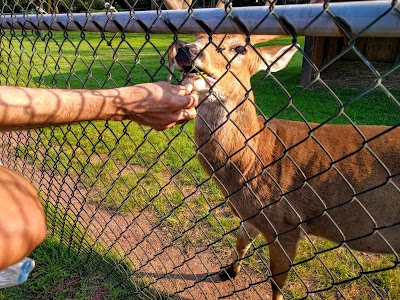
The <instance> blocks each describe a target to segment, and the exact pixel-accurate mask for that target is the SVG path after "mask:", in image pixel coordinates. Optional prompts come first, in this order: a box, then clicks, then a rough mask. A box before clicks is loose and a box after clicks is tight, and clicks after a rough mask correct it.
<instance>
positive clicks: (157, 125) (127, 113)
mask: <svg viewBox="0 0 400 300" xmlns="http://www.w3.org/2000/svg"><path fill="white" fill-rule="evenodd" d="M191 89H192V87H191V86H174V85H171V84H169V83H166V82H159V83H147V84H138V85H134V86H131V87H122V88H115V89H100V90H74V89H71V90H68V89H39V88H25V87H10V86H0V131H9V130H18V129H30V128H38V127H46V126H54V125H61V124H70V123H75V122H81V121H89V120H125V119H129V120H134V121H136V122H138V123H139V124H144V125H148V126H151V127H153V128H154V129H156V130H163V129H166V128H169V127H172V126H174V125H175V124H178V123H182V122H184V121H186V120H190V119H193V118H195V116H196V111H195V107H196V106H197V102H198V95H197V93H192V90H191Z"/></svg>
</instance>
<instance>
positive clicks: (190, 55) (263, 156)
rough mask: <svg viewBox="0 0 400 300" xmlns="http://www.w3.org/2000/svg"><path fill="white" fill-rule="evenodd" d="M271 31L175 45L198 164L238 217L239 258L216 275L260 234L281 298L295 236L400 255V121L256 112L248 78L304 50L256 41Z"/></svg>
mask: <svg viewBox="0 0 400 300" xmlns="http://www.w3.org/2000/svg"><path fill="white" fill-rule="evenodd" d="M275 38H277V36H255V35H251V36H250V39H249V37H246V36H245V35H240V34H239V35H238V34H226V35H225V34H214V35H212V36H208V35H204V34H200V35H198V36H197V37H196V39H195V41H194V42H190V43H185V42H182V41H179V43H176V44H175V45H174V46H172V47H171V49H173V50H171V51H170V53H171V60H172V61H173V63H174V64H175V66H176V67H177V69H178V70H179V71H180V72H181V73H182V78H183V79H182V81H181V83H182V84H186V83H190V84H192V86H193V89H194V90H195V91H197V92H198V93H199V96H200V97H199V98H200V103H199V105H198V107H197V113H198V116H197V118H196V123H195V143H196V146H197V149H198V159H199V161H200V164H201V165H202V167H203V168H204V170H205V171H206V172H207V173H208V174H209V175H210V176H212V177H213V179H214V180H215V182H216V183H217V185H218V186H219V188H220V189H221V191H222V193H223V194H224V196H225V197H226V199H228V204H229V206H230V208H231V210H232V212H233V213H234V214H235V215H236V216H237V217H239V218H240V220H241V226H240V228H239V232H238V236H237V241H236V256H235V258H234V260H233V262H232V264H230V265H229V266H228V267H227V268H223V269H222V270H221V271H220V273H219V275H220V277H221V279H222V280H227V279H233V278H234V277H236V276H237V275H238V274H239V272H240V270H241V261H242V260H243V258H245V256H246V252H247V251H248V249H249V248H250V246H251V244H252V241H253V240H254V239H255V238H256V237H257V236H258V235H259V234H260V233H261V235H262V236H263V238H264V239H265V240H266V242H267V245H268V247H269V258H270V260H269V264H270V266H269V268H270V272H271V276H270V277H269V278H270V283H271V286H272V299H274V300H281V299H283V298H284V295H283V289H284V286H285V283H286V281H287V278H288V274H289V271H290V269H291V265H292V264H293V262H294V260H295V257H296V251H297V246H298V244H299V241H300V240H301V239H303V238H309V236H310V235H311V236H317V237H321V238H324V239H327V240H330V241H332V242H334V243H335V244H337V245H339V246H345V247H348V248H350V249H354V250H357V251H362V252H369V253H383V254H394V255H396V256H397V255H398V253H400V197H399V196H400V192H399V191H400V189H399V187H400V176H399V174H400V163H399V162H400V138H399V137H400V128H399V127H398V126H393V127H389V126H380V125H359V126H354V125H352V124H318V123H311V122H305V121H303V122H299V121H291V120H280V119H275V118H266V117H264V116H258V115H257V111H256V106H255V102H254V94H253V90H252V85H251V82H250V79H251V77H252V76H253V75H254V74H256V73H258V72H259V71H263V72H266V74H269V75H270V74H271V73H273V72H278V71H280V70H282V69H284V68H286V66H287V65H288V64H289V62H290V60H291V58H292V57H293V55H294V54H295V53H296V51H297V50H299V45H297V44H290V45H285V46H263V47H260V48H255V47H254V46H253V45H256V44H258V43H261V42H266V41H270V40H272V39H275ZM264 101H268V91H266V92H265V100H264ZM397 257H398V256H397Z"/></svg>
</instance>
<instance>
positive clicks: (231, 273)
mask: <svg viewBox="0 0 400 300" xmlns="http://www.w3.org/2000/svg"><path fill="white" fill-rule="evenodd" d="M258 233H259V231H258V230H257V229H256V228H255V227H253V226H252V225H251V224H250V223H248V222H243V224H242V225H241V226H240V228H239V235H238V237H237V240H236V259H235V261H234V263H233V264H232V265H231V266H229V267H228V268H226V269H222V270H221V272H220V273H219V277H220V278H221V279H222V280H228V279H230V278H235V277H236V275H237V274H238V273H239V272H240V269H241V264H240V262H241V259H242V258H243V257H244V256H245V255H246V252H247V250H249V248H250V245H251V242H252V241H253V240H254V239H255V238H256V237H257V235H258Z"/></svg>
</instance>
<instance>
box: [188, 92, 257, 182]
mask: <svg viewBox="0 0 400 300" xmlns="http://www.w3.org/2000/svg"><path fill="white" fill-rule="evenodd" d="M249 96H250V97H252V96H253V95H249ZM233 103H235V102H234V101H224V102H223V105H222V103H221V102H220V101H219V100H218V99H217V98H211V97H209V98H208V99H206V100H204V101H203V102H202V103H201V104H200V105H199V107H198V117H197V120H196V130H195V139H196V144H197V146H198V147H199V152H200V157H199V159H200V162H201V163H202V165H203V167H204V168H205V169H206V170H207V171H208V172H209V173H210V172H214V171H215V170H217V169H220V172H227V173H231V172H236V171H235V170H237V172H239V173H241V174H246V173H248V172H249V170H250V167H251V169H252V170H254V171H256V169H257V168H254V167H255V164H256V165H260V166H261V165H262V164H260V163H259V162H260V161H259V158H258V157H257V155H255V153H259V152H260V149H258V148H259V147H260V144H262V143H260V141H259V140H260V134H257V133H258V132H259V131H260V130H261V128H262V126H263V124H261V123H260V121H259V120H258V117H257V114H256V110H255V107H254V104H253V102H252V101H251V100H249V99H248V100H245V101H243V102H242V103H240V104H237V103H235V104H233ZM227 162H229V163H228V164H227ZM226 175H227V174H221V177H225V176H226ZM249 176H251V175H250V174H249Z"/></svg>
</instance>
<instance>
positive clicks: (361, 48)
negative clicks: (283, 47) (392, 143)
mask: <svg viewBox="0 0 400 300" xmlns="http://www.w3.org/2000/svg"><path fill="white" fill-rule="evenodd" d="M233 3H234V5H233V7H232V6H231V5H230V3H227V4H226V6H225V10H226V13H227V17H228V16H229V13H230V10H232V9H233V10H234V9H235V6H236V5H235V1H234V2H233ZM295 3H299V4H300V3H305V1H284V2H282V3H280V2H279V3H278V4H295ZM109 4H110V6H111V7H113V8H114V9H115V11H112V9H111V8H110V6H108V7H107V8H105V6H104V5H105V4H104V2H103V1H99V0H88V1H83V0H82V1H69V0H65V1H26V0H5V1H2V5H1V16H0V84H1V85H16V86H29V87H40V88H68V89H71V88H85V89H96V88H114V87H120V86H127V85H133V84H138V83H143V82H155V81H161V80H166V79H167V77H168V74H169V72H170V71H169V66H168V51H169V50H170V49H171V45H172V44H173V43H174V42H176V41H177V40H178V39H179V40H186V41H191V40H194V35H191V34H181V33H179V28H175V29H174V28H172V29H174V30H172V29H171V30H172V32H173V33H171V34H162V35H160V34H157V33H153V32H152V30H151V28H148V27H147V26H145V25H143V26H144V31H145V33H129V32H125V30H124V28H120V32H118V33H110V32H106V31H105V30H104V28H102V27H101V26H100V25H99V26H100V28H98V29H99V30H98V32H87V31H85V30H83V28H82V27H81V28H80V30H78V31H69V30H67V29H66V28H67V27H68V24H58V25H59V26H60V27H61V28H64V30H61V31H53V30H43V29H39V28H37V29H34V30H30V29H22V30H19V29H15V28H13V26H10V24H6V23H7V21H6V17H7V16H17V15H26V16H28V15H37V17H38V18H41V17H43V16H45V15H46V14H53V15H55V14H58V13H66V14H68V15H70V16H71V21H70V22H73V21H72V20H73V18H72V17H73V16H74V14H76V13H79V12H86V13H87V18H88V20H89V19H90V18H91V14H92V13H95V12H104V13H107V14H108V15H109V16H110V22H111V20H118V19H116V18H115V17H113V14H115V13H116V11H118V12H122V11H129V12H130V14H131V18H132V20H134V19H135V13H136V11H141V10H150V9H156V10H158V11H159V13H160V16H161V17H162V15H161V9H164V6H163V3H162V2H160V1H155V0H153V1H151V2H149V1H127V0H124V1H118V2H115V1H111V2H110V3H109ZM215 4H216V3H215V1H197V2H196V3H194V4H193V5H192V7H190V8H189V10H188V15H191V14H192V13H193V8H201V7H214V6H215ZM247 4H249V3H247V2H246V1H242V2H240V1H238V3H237V6H240V5H247ZM252 4H253V5H260V4H264V3H258V2H254V3H252ZM320 7H321V8H322V9H321V15H322V13H327V14H328V15H329V16H330V17H331V18H332V19H333V20H334V21H335V23H336V24H337V26H338V27H339V28H340V30H341V31H342V32H343V33H344V37H335V38H333V37H331V38H330V37H306V38H304V37H303V36H302V35H303V32H297V33H296V34H294V35H292V36H288V37H283V38H281V39H278V40H277V41H272V42H270V44H292V43H294V44H295V43H299V44H300V45H301V48H299V51H298V53H297V54H296V56H295V58H294V59H293V61H292V62H291V63H290V64H289V66H288V67H287V68H286V69H285V70H284V71H282V72H281V73H276V75H275V73H274V74H271V73H269V72H259V73H257V74H256V75H255V76H254V77H253V78H252V81H251V90H250V91H252V92H254V94H255V99H256V104H254V105H255V108H256V110H257V114H258V115H261V116H264V117H265V124H266V125H265V127H264V128H262V130H261V131H265V130H271V129H270V128H269V127H268V122H269V121H270V120H271V119H275V118H278V119H291V120H297V121H301V122H303V123H305V124H307V126H309V127H310V131H309V137H310V138H311V140H312V141H313V142H314V143H316V144H318V145H319V146H320V148H322V149H324V145H323V142H321V141H320V139H319V137H318V134H317V130H316V128H319V127H316V128H314V129H311V128H312V125H310V122H318V123H320V124H322V125H321V126H325V125H326V124H328V123H346V124H349V125H350V126H352V127H353V128H354V130H356V131H357V132H359V135H360V137H362V139H363V140H364V141H363V143H362V147H360V148H359V149H356V150H355V151H354V153H353V154H354V155H358V154H360V155H368V156H372V157H374V160H375V161H376V162H378V163H379V164H381V165H382V168H384V169H385V170H388V171H387V173H388V175H387V178H385V179H383V180H382V181H379V182H376V184H375V185H374V186H373V187H370V188H369V189H368V190H367V191H361V192H360V191H357V190H356V189H354V188H353V187H352V186H351V184H349V188H350V191H347V190H346V191H343V193H344V194H346V193H347V194H348V195H350V198H351V199H350V201H354V202H356V203H358V204H360V205H361V203H360V201H358V199H357V197H359V196H361V195H362V194H363V193H367V192H372V193H373V192H374V189H377V188H379V187H381V186H387V188H388V189H392V190H395V191H397V200H396V201H397V202H396V204H395V206H394V207H393V210H394V211H395V212H397V216H398V219H397V222H394V223H393V224H383V225H382V224H378V222H376V221H375V219H374V218H375V217H374V216H375V214H374V212H372V211H368V210H366V209H365V213H366V214H368V215H369V216H370V219H371V220H372V221H373V223H374V228H375V229H374V231H373V232H375V231H376V232H378V229H382V228H391V227H397V228H398V227H399V226H400V211H399V207H400V204H399V201H400V197H399V173H398V171H399V170H398V168H397V171H395V172H393V171H392V170H389V169H388V167H386V166H385V164H384V161H383V160H382V158H380V157H379V156H378V155H377V154H376V153H375V152H374V150H373V149H372V147H370V146H369V145H370V144H373V142H374V140H376V139H378V138H379V136H382V135H385V134H387V133H388V132H390V131H392V130H395V129H396V128H397V127H398V125H399V122H400V103H399V97H400V76H399V75H400V72H399V69H400V68H399V67H400V54H399V53H400V38H398V37H392V38H387V37H385V36H383V37H379V38H375V37H362V36H361V33H362V32H361V33H359V34H357V35H355V36H354V35H353V34H352V33H351V32H350V31H349V28H348V27H347V26H346V24H345V23H343V20H342V19H341V18H340V16H337V15H334V14H333V13H332V12H331V11H330V2H329V1H325V2H324V3H321V4H320ZM393 12H396V13H397V17H399V18H400V12H399V8H398V6H397V1H393V2H392V5H391V7H390V9H388V11H387V12H386V13H385V14H388V13H393ZM319 17H320V16H317V17H316V18H315V19H314V20H313V21H312V22H311V23H310V24H308V26H307V27H310V26H312V23H313V22H315V21H317V20H318V18H319ZM382 17H383V15H378V16H376V19H375V20H374V21H373V22H372V23H371V24H369V25H368V26H367V27H366V28H365V31H366V30H368V28H371V27H373V26H374V24H376V23H377V22H379V20H380V19H381V18H382ZM265 18H277V19H280V18H279V15H277V13H276V11H275V3H272V5H271V6H270V13H269V14H268V16H265ZM154 22H155V21H154ZM290 22H291V20H286V21H285V22H282V26H283V27H284V28H285V30H286V31H287V32H292V31H291V28H292V27H291V26H290ZM117 23H118V22H117ZM117 23H116V22H114V24H117ZM237 24H238V26H239V27H240V26H243V24H242V23H241V22H238V23H237ZM77 26H78V25H77ZM10 27H11V28H10ZM78 27H79V26H78ZM203 29H205V30H207V26H206V25H204V27H203ZM306 29H307V28H305V29H304V30H306ZM208 33H209V34H210V35H212V34H214V33H215V32H214V31H213V30H211V31H210V32H208ZM243 33H244V34H247V35H248V36H250V35H251V32H248V31H245V32H243ZM292 33H293V32H292ZM219 46H220V45H219V44H216V43H215V41H214V40H213V39H212V38H210V40H209V43H208V44H207V45H206V48H208V47H216V48H218V47H219ZM247 46H248V47H251V48H252V49H255V50H256V51H257V49H258V48H257V47H253V46H252V45H250V44H248V45H247ZM225 59H226V70H225V74H232V71H231V70H230V66H231V64H232V63H233V60H231V59H229V58H226V57H225ZM233 74H234V73H233ZM234 76H236V75H235V74H234ZM235 78H236V82H234V83H233V84H239V85H240V84H242V83H241V82H240V79H239V78H240V76H236V77H235ZM179 82H180V75H179V74H178V73H177V72H175V73H173V83H175V84H177V83H179ZM300 83H301V85H300ZM250 91H248V93H249V92H250ZM248 93H247V94H246V95H244V96H243V101H242V102H246V101H249V99H248V98H249V96H248ZM239 107H240V105H239V106H238V108H239ZM238 108H235V109H233V110H232V111H231V112H230V113H229V114H228V119H229V118H230V116H231V115H233V114H235V111H236V109H238ZM266 116H268V117H266ZM361 124H374V125H386V126H389V127H388V129H387V130H385V131H383V132H382V133H381V134H380V135H379V136H375V137H366V136H364V135H363V134H362V131H361V130H360V129H359V125H361ZM194 126H195V125H194V122H189V123H187V124H184V125H182V126H178V127H176V128H173V129H170V130H167V131H164V132H157V133H156V132H154V131H153V130H150V129H149V128H147V127H144V126H140V125H137V124H135V123H133V122H128V121H125V122H85V123H79V124H74V125H67V126H60V127H53V128H44V129H35V130H29V131H23V132H4V133H1V134H0V137H1V139H0V141H1V147H0V153H1V156H0V159H1V161H2V163H3V164H4V165H6V166H8V167H10V168H12V169H15V170H17V171H18V172H20V173H22V174H23V175H24V176H25V177H26V178H28V179H29V180H30V181H31V182H33V184H34V186H35V187H36V188H37V190H38V192H39V194H40V196H41V199H42V200H43V203H44V206H45V211H46V215H47V222H48V228H49V232H48V235H49V238H48V240H49V241H51V242H54V243H56V245H57V248H58V249H64V248H66V249H67V252H72V253H74V254H76V255H77V257H79V258H80V259H82V260H83V261H84V265H85V266H87V267H91V270H96V271H99V272H100V271H101V273H100V274H101V275H98V277H100V278H98V280H101V281H103V280H104V281H107V282H108V283H107V286H106V287H104V286H100V287H99V285H98V284H97V283H94V282H93V280H91V281H89V284H88V285H89V286H88V287H87V288H82V290H81V291H80V293H81V294H82V295H84V296H83V297H86V298H84V299H163V298H169V297H170V298H176V299H217V298H227V299H265V298H269V297H270V295H271V293H272V292H271V287H270V283H271V282H272V281H273V279H272V280H271V278H272V277H271V271H270V268H269V256H268V244H269V243H271V241H269V242H268V241H265V240H264V239H262V238H261V237H258V238H257V239H255V240H254V241H253V242H252V246H251V249H250V250H249V252H248V253H247V254H246V255H245V257H244V258H243V259H242V260H241V264H242V265H243V268H242V271H241V273H240V275H238V276H237V278H235V279H230V280H228V281H223V282H222V281H221V280H220V279H219V277H218V272H219V271H220V269H221V268H225V267H227V266H229V265H230V264H231V263H232V253H234V249H235V242H236V237H237V234H238V231H239V228H240V225H241V221H240V220H239V218H237V217H236V216H235V215H234V214H233V212H232V211H231V210H230V208H229V205H228V204H229V197H232V196H234V194H235V193H236V192H238V191H240V190H241V189H243V188H244V187H243V186H238V187H237V188H238V191H235V192H233V193H232V191H228V190H226V191H225V192H226V194H228V196H226V197H225V196H224V195H223V194H222V193H221V190H220V188H219V187H218V185H217V184H216V183H215V182H214V181H213V180H216V181H217V183H219V184H220V186H221V185H222V189H224V187H223V184H221V182H218V178H217V176H216V174H217V173H218V170H214V173H213V175H212V176H209V175H207V173H206V172H205V171H204V170H203V169H202V167H201V166H200V164H199V163H198V161H197V158H196V155H197V154H199V153H200V152H199V149H201V146H202V145H196V142H195V140H194V137H193V136H194ZM236 127H237V130H238V131H239V132H242V131H241V128H240V127H238V126H237V125H236ZM261 131H260V132H261ZM271 132H272V130H271ZM257 134H258V133H257ZM274 134H276V133H274ZM242 135H243V137H244V138H245V143H244V144H243V145H242V146H240V145H239V146H238V149H239V150H237V152H236V153H238V152H240V150H241V149H243V148H246V147H248V146H249V144H250V142H251V139H252V138H253V137H246V136H245V134H244V133H243V132H242ZM276 136H277V138H278V140H279V134H276ZM397 138H398V137H397ZM281 143H282V147H284V148H285V151H286V153H289V154H288V155H287V157H289V159H291V164H292V167H294V168H297V169H299V170H300V171H301V169H300V167H298V166H297V162H296V161H295V160H294V159H292V158H290V153H291V150H292V149H296V147H301V142H299V143H295V144H293V145H285V144H284V142H282V141H281ZM249 147H250V149H251V151H253V153H254V155H255V156H257V157H259V156H261V155H262V153H257V150H255V149H252V148H251V146H249ZM324 151H325V155H326V156H327V157H329V159H330V161H331V162H332V164H330V166H329V170H325V171H323V172H328V171H329V172H330V171H332V172H335V174H336V175H337V176H339V177H341V178H342V179H343V180H344V181H346V177H345V176H344V175H343V174H342V173H341V171H340V169H341V162H342V161H343V160H344V159H345V157H332V156H331V155H330V154H329V151H328V150H326V149H324ZM234 155H235V153H233V154H230V156H228V158H227V161H226V162H225V165H223V166H221V168H223V167H224V166H226V165H227V164H229V163H230V160H231V158H232V157H233V156H234ZM397 155H398V156H397V157H398V162H400V159H399V158H400V153H397ZM259 161H260V162H262V158H259ZM263 170H264V172H261V173H255V174H254V177H252V178H246V180H247V182H246V184H248V185H251V183H252V181H253V180H255V179H257V178H258V177H262V176H265V172H268V171H267V170H268V166H264V167H263ZM323 172H322V173H323ZM396 172H397V173H396ZM315 176H316V175H315ZM270 177H271V178H272V177H273V175H270ZM305 177H306V178H307V176H306V175H305ZM308 179H310V178H308ZM311 180H312V178H311ZM246 184H245V185H244V186H246ZM302 185H306V186H308V187H309V188H310V189H312V188H313V187H312V186H311V185H310V184H309V182H308V181H307V180H306V181H305V182H302ZM290 192H293V193H296V191H295V190H294V191H284V189H282V190H281V195H280V196H281V197H282V198H283V199H285V197H287V196H288V194H290ZM314 192H315V193H316V194H317V195H318V189H316V190H315V191H314ZM256 197H257V199H258V196H256ZM260 201H261V200H260ZM321 201H323V200H321ZM263 208H265V206H264V207H263ZM335 208H336V207H329V206H327V207H326V211H325V213H326V214H329V213H330V211H332V210H334V209H335ZM290 209H292V210H293V211H294V212H295V213H297V212H296V209H295V207H291V208H290ZM300 219H301V220H302V217H300ZM305 223H306V221H304V222H299V224H298V226H299V228H300V229H301V231H302V234H303V235H305V239H304V240H303V241H302V242H301V243H300V245H299V248H298V250H297V257H296V259H295V260H294V261H293V262H292V264H291V271H290V275H289V279H288V283H287V285H286V287H285V289H284V291H283V292H284V296H285V297H287V298H288V299H301V298H307V297H310V298H316V299H342V298H344V299H366V298H370V299H396V298H399V297H400V289H399V284H398V282H399V280H400V270H399V256H398V252H396V251H398V250H396V249H393V248H391V249H392V251H391V254H388V255H378V254H368V253H364V252H357V251H355V250H352V249H350V248H349V246H348V245H347V243H342V244H341V245H336V244H333V243H331V242H327V241H326V240H323V239H320V238H316V237H314V236H311V235H308V234H307V230H306V228H305V227H306V224H305ZM333 223H334V221H333ZM355 226H356V224H355ZM382 226H383V227H382ZM303 227H304V228H303ZM360 234H362V233H360ZM370 234H371V233H370ZM249 235H251V234H249ZM380 236H381V238H382V239H385V238H384V236H383V235H380ZM362 237H363V236H358V238H362ZM387 244H388V246H389V247H390V244H389V242H387ZM39 248H40V247H39ZM53 250H54V249H53ZM54 251H55V250H54ZM33 257H34V258H35V253H34V256H33ZM40 259H41V258H36V260H38V265H37V268H38V269H40V268H41V265H40ZM88 273H89V272H83V274H81V275H80V276H82V278H83V277H85V276H89V274H88ZM40 274H41V273H40V272H39V271H38V274H37V275H35V274H34V276H33V279H32V282H33V283H32V285H33V286H34V285H35V284H36V285H39V284H40V282H41V276H40ZM82 278H79V276H76V277H75V278H69V279H68V280H67V279H64V280H63V281H62V282H53V288H51V289H50V290H49V291H46V294H45V296H47V297H48V298H49V299H50V298H51V299H58V298H57V297H63V295H64V296H65V295H66V294H65V290H69V292H68V293H70V294H68V295H69V296H67V298H74V299H75V298H79V297H78V294H77V291H76V290H75V292H74V289H78V288H77V287H76V281H81V280H84V279H82ZM109 279H112V280H109ZM108 280H109V281H108ZM91 285H92V286H91ZM71 287H73V289H72V291H71ZM20 288H21V289H25V292H26V291H29V293H30V295H31V296H32V298H29V297H28V296H27V298H26V299H36V298H35V295H38V294H35V289H34V288H32V287H25V288H24V287H20ZM63 293H64V294H63ZM1 295H2V294H0V297H1ZM42 295H43V294H42ZM96 297H98V298H96ZM60 299H61V298H60Z"/></svg>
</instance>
